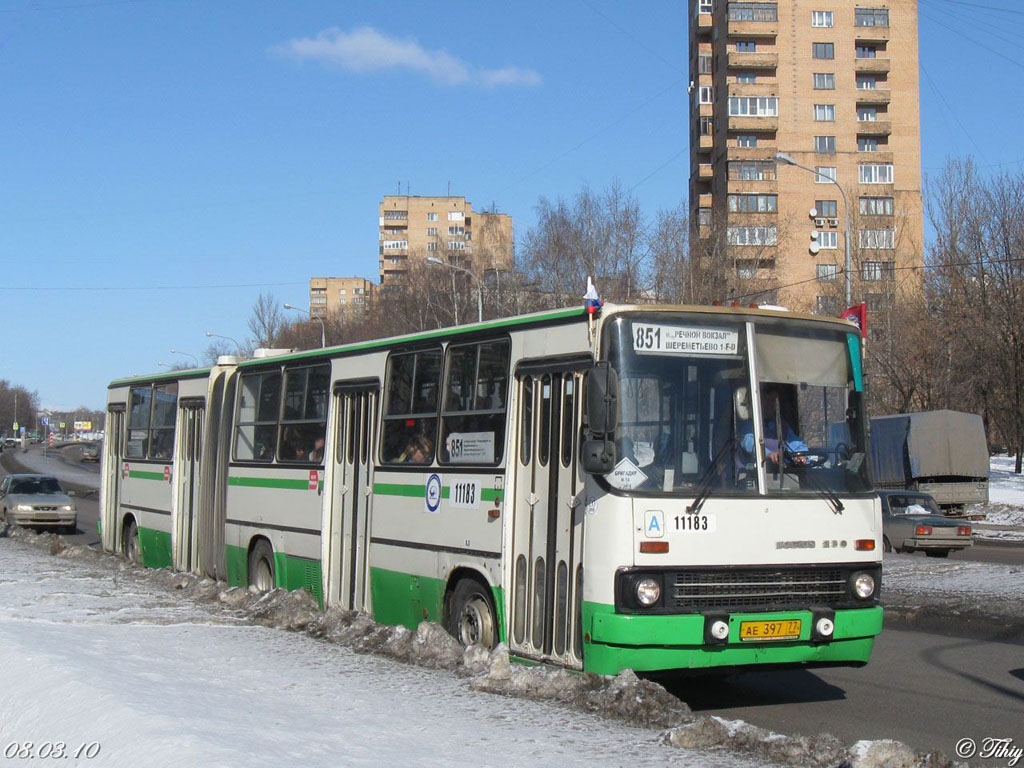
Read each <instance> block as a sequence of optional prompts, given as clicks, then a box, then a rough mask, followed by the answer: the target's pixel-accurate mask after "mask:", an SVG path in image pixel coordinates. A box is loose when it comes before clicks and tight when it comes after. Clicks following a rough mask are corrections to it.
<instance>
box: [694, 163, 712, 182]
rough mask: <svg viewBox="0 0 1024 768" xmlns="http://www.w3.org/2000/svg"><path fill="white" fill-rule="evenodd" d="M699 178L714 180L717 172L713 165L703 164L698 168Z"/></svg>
mask: <svg viewBox="0 0 1024 768" xmlns="http://www.w3.org/2000/svg"><path fill="white" fill-rule="evenodd" d="M697 177H698V178H700V179H713V178H714V177H715V171H714V168H713V167H712V165H711V163H701V164H700V165H699V166H698V167H697Z"/></svg>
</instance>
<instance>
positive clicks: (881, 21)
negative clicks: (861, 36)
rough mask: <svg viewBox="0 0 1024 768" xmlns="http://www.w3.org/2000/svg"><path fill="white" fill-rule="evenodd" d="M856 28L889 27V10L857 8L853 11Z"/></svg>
mask: <svg viewBox="0 0 1024 768" xmlns="http://www.w3.org/2000/svg"><path fill="white" fill-rule="evenodd" d="M853 26H855V27H888V26H889V9H888V8H855V9H854V11H853Z"/></svg>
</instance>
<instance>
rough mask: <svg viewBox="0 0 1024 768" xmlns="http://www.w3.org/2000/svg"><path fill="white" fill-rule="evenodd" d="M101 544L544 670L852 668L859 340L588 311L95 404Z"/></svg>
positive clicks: (770, 313) (835, 328) (656, 314)
mask: <svg viewBox="0 0 1024 768" xmlns="http://www.w3.org/2000/svg"><path fill="white" fill-rule="evenodd" d="M107 411H108V413H107V419H108V420H107V425H108V428H107V439H106V443H105V447H104V465H103V466H104V472H103V486H102V502H101V504H102V509H101V531H102V540H103V546H104V548H105V549H106V550H107V551H110V552H120V553H123V554H124V555H125V556H127V557H130V558H133V559H136V560H139V561H141V562H142V563H143V564H144V565H146V566H150V567H155V568H161V567H170V568H173V569H177V570H180V571H185V572H191V573H195V574H200V575H204V576H208V577H212V578H216V579H221V580H225V581H227V582H228V583H229V584H232V585H241V586H245V585H255V586H256V587H257V588H259V589H261V590H265V589H270V588H273V587H284V588H287V589H305V590H308V591H309V592H310V593H311V594H312V595H313V596H314V597H315V599H316V600H317V601H318V602H319V603H320V605H321V606H323V607H331V606H338V607H340V608H344V609H351V610H362V611H366V612H368V613H370V614H371V615H372V616H373V618H374V619H375V620H377V621H379V622H383V623H388V624H396V625H397V624H401V625H405V626H408V627H410V628H413V627H415V626H416V625H417V624H419V623H420V622H421V621H425V620H430V621H436V622H439V623H441V624H443V625H444V626H445V627H446V628H447V629H448V630H449V631H450V632H451V633H452V634H453V635H454V636H455V637H456V638H458V639H459V640H460V641H461V642H463V643H464V644H472V643H481V644H484V645H487V646H493V645H495V644H497V643H498V642H505V643H507V644H508V646H509V649H510V653H511V654H512V655H513V656H514V657H519V658H521V659H524V660H533V661H539V662H545V663H549V664H553V665H559V666H564V667H567V668H570V669H582V670H587V671H592V672H596V673H601V674H615V673H617V672H619V671H621V670H623V669H626V668H631V669H634V670H637V671H669V670H674V671H701V670H712V669H718V670H732V669H739V668H745V667H753V666H756V665H790V666H797V665H803V666H828V665H860V664H864V663H866V662H867V660H868V657H869V655H870V652H871V649H872V645H873V643H874V638H875V636H876V635H877V634H878V633H879V632H880V631H881V626H882V609H881V606H880V604H879V591H880V588H881V546H880V542H881V537H882V530H881V510H880V506H879V502H878V499H877V497H876V496H875V494H874V493H873V492H872V488H871V482H870V478H869V474H868V466H867V461H866V460H865V439H866V437H865V426H866V425H865V405H864V374H863V361H862V357H861V344H860V335H859V330H858V329H857V328H856V327H855V326H854V325H852V324H850V323H847V322H845V321H841V320H834V319H826V318H821V317H815V316H811V315H801V314H796V313H791V312H785V311H781V310H769V309H745V308H725V307H700V308H698V307H662V306H611V305H606V306H605V307H604V308H603V309H601V310H599V311H598V312H597V313H596V314H588V311H587V310H586V309H584V308H579V309H576V308H573V309H565V310H559V311H551V312H542V313H537V314H532V315H523V316H519V317H513V318H507V319H503V320H494V321H489V322H483V323H478V324H473V325H466V326H459V327H455V328H448V329H442V330H437V331H429V332H424V333H419V334H413V335H408V336H402V337H396V338H390V339H382V340H376V341H370V342H364V343H359V344H351V345H346V346H339V347H331V348H326V349H316V350H309V351H304V352H299V353H293V352H290V351H280V352H278V351H272V350H266V351H263V350H261V351H259V352H258V353H257V357H255V358H254V359H251V360H249V359H247V360H239V359H236V358H233V357H224V358H221V359H220V360H219V361H218V363H217V364H216V365H214V366H212V367H210V368H204V369H198V370H188V371H177V372H170V373H162V374H155V375H152V376H136V377H131V378H127V379H119V380H116V381H114V382H113V383H111V384H110V387H109V397H108V403H107Z"/></svg>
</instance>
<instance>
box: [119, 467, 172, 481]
mask: <svg viewBox="0 0 1024 768" xmlns="http://www.w3.org/2000/svg"><path fill="white" fill-rule="evenodd" d="M128 477H133V478H135V479H136V480H164V481H166V480H167V478H166V477H164V473H163V472H143V471H142V470H141V469H133V470H131V471H130V472H128Z"/></svg>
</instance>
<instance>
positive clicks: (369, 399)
mask: <svg viewBox="0 0 1024 768" xmlns="http://www.w3.org/2000/svg"><path fill="white" fill-rule="evenodd" d="M377 390H378V386H377V385H373V386H372V387H371V386H367V385H365V384H362V385H354V384H353V385H346V384H344V383H342V384H340V385H338V386H336V387H335V391H334V404H333V405H334V409H335V413H336V414H337V416H336V427H335V438H336V439H335V442H334V450H333V454H334V455H333V456H328V457H327V459H326V466H327V467H328V468H329V469H330V471H332V472H333V476H332V478H331V483H330V489H331V491H330V493H331V505H330V515H329V535H330V551H329V557H328V561H329V565H328V601H329V602H330V603H331V604H332V605H338V606H340V607H342V608H345V609H347V610H358V611H370V610H371V608H372V606H371V601H370V584H369V577H370V568H369V557H368V556H369V548H370V514H371V510H372V508H373V503H372V502H373V496H372V493H373V450H372V446H373V434H374V424H375V414H376V412H377Z"/></svg>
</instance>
